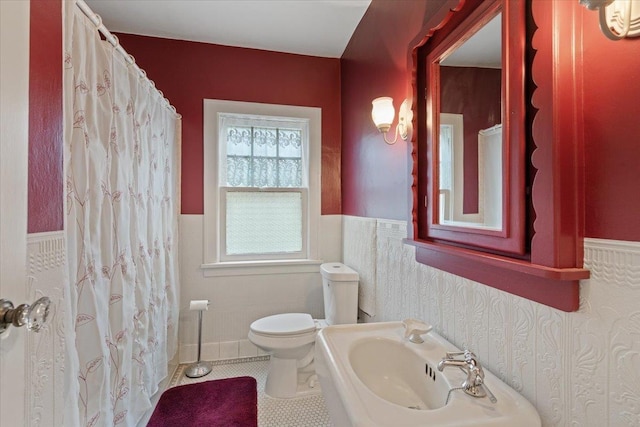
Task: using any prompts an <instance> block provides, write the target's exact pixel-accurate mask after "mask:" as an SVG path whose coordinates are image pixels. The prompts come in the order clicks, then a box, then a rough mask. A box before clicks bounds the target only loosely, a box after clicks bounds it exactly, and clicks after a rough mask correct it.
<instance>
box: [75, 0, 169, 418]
mask: <svg viewBox="0 0 640 427" xmlns="http://www.w3.org/2000/svg"><path fill="white" fill-rule="evenodd" d="M64 55H65V56H64V67H65V91H64V111H65V138H64V140H65V152H64V163H65V174H66V224H65V232H66V238H67V251H68V274H69V280H68V287H67V289H66V295H65V297H66V301H67V307H66V315H67V323H66V328H65V340H66V348H67V360H66V361H65V364H66V366H65V383H66V384H65V389H66V390H67V392H68V396H65V423H64V425H65V426H67V427H70V426H79V425H82V426H107V425H123V426H124V425H126V426H135V425H136V423H137V422H138V421H139V420H140V418H141V417H142V416H143V415H144V413H145V412H146V411H147V410H149V409H150V408H151V400H150V398H151V396H152V395H153V394H154V393H155V392H157V391H158V384H159V383H160V381H161V380H162V379H163V378H164V377H166V376H167V375H168V372H167V370H168V362H169V360H170V359H171V358H172V357H173V355H174V354H175V351H176V347H177V326H178V296H179V284H178V264H177V262H178V241H177V236H178V222H177V221H178V213H179V194H178V189H179V176H180V175H179V174H180V171H179V161H180V159H179V146H180V140H179V135H180V131H179V129H180V120H179V119H178V118H177V117H176V114H175V113H174V112H172V111H171V110H170V109H169V108H168V106H167V104H166V102H164V100H163V98H162V96H161V95H160V94H159V93H158V92H157V91H156V90H155V89H154V88H152V87H150V85H149V83H148V82H147V81H146V80H144V79H140V78H139V76H138V75H137V73H135V72H134V70H132V69H131V67H130V66H128V65H127V64H126V62H125V61H124V58H123V57H122V56H121V55H120V54H119V53H117V52H115V51H114V48H113V47H112V46H111V45H110V44H109V43H107V42H105V41H101V39H100V36H99V34H98V32H97V31H96V28H95V26H94V25H93V23H91V22H90V21H89V20H88V18H87V17H86V16H85V15H84V14H83V13H82V12H81V11H80V10H79V9H78V8H77V7H75V5H74V3H73V2H66V3H65V52H64Z"/></svg>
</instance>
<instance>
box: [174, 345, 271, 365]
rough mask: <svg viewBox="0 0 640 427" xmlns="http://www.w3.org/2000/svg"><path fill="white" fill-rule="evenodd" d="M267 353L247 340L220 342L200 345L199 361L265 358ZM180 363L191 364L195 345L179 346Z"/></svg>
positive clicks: (194, 357) (196, 354) (196, 352)
mask: <svg viewBox="0 0 640 427" xmlns="http://www.w3.org/2000/svg"><path fill="white" fill-rule="evenodd" d="M267 354H268V353H267V352H265V351H263V350H262V349H260V348H258V347H256V346H255V345H253V343H252V342H251V341H249V340H238V341H221V342H207V343H202V348H201V351H200V359H201V360H207V361H214V360H228V359H239V358H240V359H242V358H249V357H256V356H266V355H267ZM179 357H180V363H193V362H195V361H196V360H197V358H198V345H197V344H181V345H180V349H179Z"/></svg>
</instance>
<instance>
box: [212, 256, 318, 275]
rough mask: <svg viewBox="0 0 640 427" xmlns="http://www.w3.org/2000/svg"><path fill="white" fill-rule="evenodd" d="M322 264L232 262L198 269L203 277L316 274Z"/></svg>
mask: <svg viewBox="0 0 640 427" xmlns="http://www.w3.org/2000/svg"><path fill="white" fill-rule="evenodd" d="M322 262H323V261H322V260H315V259H287V260H269V261H233V262H216V263H210V264H202V265H201V266H200V268H201V269H202V273H203V275H204V277H223V276H253V275H258V274H294V273H317V272H319V271H320V264H322Z"/></svg>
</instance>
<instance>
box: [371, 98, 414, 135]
mask: <svg viewBox="0 0 640 427" xmlns="http://www.w3.org/2000/svg"><path fill="white" fill-rule="evenodd" d="M371 104H372V105H373V107H372V108H371V118H372V119H373V123H375V125H376V127H377V128H378V130H379V131H380V132H382V136H383V138H384V142H386V143H387V144H389V145H391V144H395V143H396V141H397V140H398V134H399V135H400V138H402V139H403V140H404V141H406V140H407V138H408V137H409V129H410V128H411V120H412V119H413V111H411V104H409V100H407V99H405V100H404V101H402V104H401V105H400V111H399V112H398V125H397V126H396V132H395V137H394V138H393V141H389V140H388V139H387V133H388V132H389V129H391V124H392V123H393V118H394V117H395V115H396V111H395V110H394V108H393V99H392V98H390V97H388V96H383V97H380V98H376V99H374V100H373V101H372V102H371Z"/></svg>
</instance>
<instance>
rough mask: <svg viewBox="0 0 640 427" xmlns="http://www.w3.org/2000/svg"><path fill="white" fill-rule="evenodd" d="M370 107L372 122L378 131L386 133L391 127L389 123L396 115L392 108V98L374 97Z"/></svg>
mask: <svg viewBox="0 0 640 427" xmlns="http://www.w3.org/2000/svg"><path fill="white" fill-rule="evenodd" d="M371 104H372V108H371V118H372V119H373V123H375V125H376V127H377V128H378V130H380V132H383V133H386V132H388V131H389V129H390V128H391V123H392V122H393V118H394V117H395V115H396V111H395V109H394V108H393V99H392V98H390V97H388V96H383V97H380V98H376V99H374V100H373V101H372V102H371Z"/></svg>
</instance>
